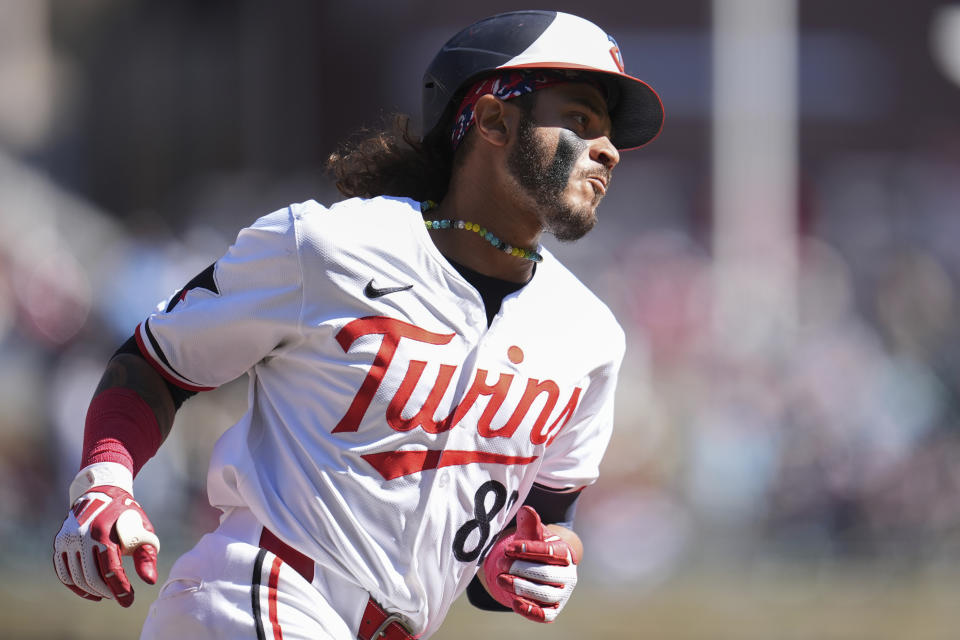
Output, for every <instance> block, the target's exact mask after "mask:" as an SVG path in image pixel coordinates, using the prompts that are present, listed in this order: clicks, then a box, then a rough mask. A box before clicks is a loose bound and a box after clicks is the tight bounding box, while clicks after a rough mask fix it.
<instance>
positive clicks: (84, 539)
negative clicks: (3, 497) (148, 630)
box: [53, 462, 160, 607]
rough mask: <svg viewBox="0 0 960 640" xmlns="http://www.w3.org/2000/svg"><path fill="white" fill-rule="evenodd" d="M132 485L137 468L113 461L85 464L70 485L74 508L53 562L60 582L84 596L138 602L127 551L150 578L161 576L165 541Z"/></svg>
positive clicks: (140, 572) (140, 571)
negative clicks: (159, 555) (159, 557)
mask: <svg viewBox="0 0 960 640" xmlns="http://www.w3.org/2000/svg"><path fill="white" fill-rule="evenodd" d="M132 491H133V474H131V473H130V471H129V470H128V469H127V468H126V467H124V466H123V465H120V464H116V463H112V462H100V463H96V464H92V465H90V466H88V467H85V468H84V469H81V470H80V473H78V474H77V477H76V478H75V479H74V481H73V483H72V484H71V485H70V502H71V508H70V512H69V513H68V514H67V517H66V519H65V520H64V521H63V526H62V527H61V528H60V533H58V534H57V537H56V540H55V541H54V553H53V565H54V567H55V568H56V570H57V576H58V577H59V578H60V582H62V583H63V584H64V585H65V586H66V587H67V588H68V589H70V590H71V591H73V592H74V593H76V594H77V595H78V596H80V597H81V598H85V599H87V600H101V599H103V598H109V599H115V600H116V601H117V603H118V604H119V605H120V606H122V607H129V606H130V605H131V604H133V587H131V586H130V580H128V579H127V574H126V572H125V571H124V570H123V562H122V560H121V556H123V555H132V556H133V560H134V566H135V567H136V570H137V574H138V575H139V576H140V577H141V578H142V579H143V580H144V582H147V583H148V584H155V583H156V582H157V552H158V551H159V549H160V541H159V540H158V539H157V536H156V534H155V533H154V530H153V525H152V524H150V520H149V519H148V518H147V514H146V513H144V511H143V509H142V508H141V507H140V505H139V504H138V503H137V502H136V500H134V499H133V495H132Z"/></svg>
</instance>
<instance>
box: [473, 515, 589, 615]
mask: <svg viewBox="0 0 960 640" xmlns="http://www.w3.org/2000/svg"><path fill="white" fill-rule="evenodd" d="M483 571H484V572H485V577H486V579H487V590H488V591H489V592H490V595H492V596H493V597H494V599H495V600H497V601H498V602H499V603H500V604H503V605H505V606H507V607H510V608H511V609H513V610H514V611H515V612H516V613H519V614H520V615H521V616H523V617H524V618H527V619H529V620H533V621H534V622H553V621H554V620H556V618H557V616H558V615H559V614H560V611H561V610H562V609H563V607H564V605H565V604H567V601H568V600H569V599H570V594H572V593H573V588H574V587H575V586H577V559H576V557H574V553H573V549H571V548H570V545H568V544H567V543H566V542H564V541H563V540H561V539H560V536H557V535H551V534H548V533H547V532H546V531H545V530H544V527H543V523H541V521H540V516H539V515H538V514H537V512H536V511H535V510H534V509H533V508H532V507H529V506H526V505H524V506H522V507H520V511H519V512H518V513H517V530H516V532H515V533H513V534H511V535H509V536H506V537H505V538H502V539H500V540H498V541H497V543H496V544H495V545H494V546H493V548H492V549H491V550H490V554H489V555H488V556H487V559H486V560H485V561H484V563H483Z"/></svg>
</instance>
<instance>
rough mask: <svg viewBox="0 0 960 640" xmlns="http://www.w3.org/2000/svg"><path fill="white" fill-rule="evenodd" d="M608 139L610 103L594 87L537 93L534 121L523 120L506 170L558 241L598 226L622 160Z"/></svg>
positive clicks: (566, 86)
mask: <svg viewBox="0 0 960 640" xmlns="http://www.w3.org/2000/svg"><path fill="white" fill-rule="evenodd" d="M609 135H610V116H609V114H608V113H607V107H606V101H605V100H604V98H603V96H602V95H601V93H600V91H599V90H598V89H596V88H595V87H593V86H592V85H589V84H584V83H576V82H570V83H565V84H561V85H556V86H555V87H550V88H547V89H543V90H541V91H538V92H537V94H536V101H535V106H534V108H533V117H532V118H531V117H529V116H527V115H526V114H525V113H524V114H522V117H521V121H520V125H519V128H518V132H517V140H516V144H515V145H514V147H513V149H512V150H511V151H510V155H509V157H508V159H507V167H508V169H509V170H510V172H511V174H512V175H513V176H514V178H515V179H516V181H517V183H518V184H519V186H520V188H521V189H522V190H523V191H524V193H525V194H526V195H527V196H529V197H530V198H532V200H533V201H534V203H535V205H536V208H537V210H538V212H539V216H540V222H541V223H542V224H543V227H544V229H545V230H546V231H548V232H550V233H552V234H553V235H554V236H555V237H556V238H557V239H558V240H561V241H572V240H577V239H578V238H581V237H583V235H584V234H586V233H587V232H588V231H590V229H592V228H593V226H594V225H595V224H596V222H597V214H596V209H597V205H598V204H599V203H600V200H601V199H602V198H603V196H604V194H605V193H606V190H607V187H608V186H609V184H610V174H611V172H612V170H613V168H614V167H615V166H616V164H617V162H619V160H620V155H619V154H618V153H617V150H616V148H614V146H613V144H612V143H611V142H610V139H609Z"/></svg>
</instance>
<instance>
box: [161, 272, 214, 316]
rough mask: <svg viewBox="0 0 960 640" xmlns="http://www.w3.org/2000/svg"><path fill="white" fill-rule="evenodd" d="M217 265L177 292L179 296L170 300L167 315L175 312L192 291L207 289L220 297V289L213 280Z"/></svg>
mask: <svg viewBox="0 0 960 640" xmlns="http://www.w3.org/2000/svg"><path fill="white" fill-rule="evenodd" d="M216 265H217V263H216V262H214V263H213V264H211V265H210V266H209V267H207V268H206V269H204V270H203V271H201V272H200V273H198V274H197V275H195V276H194V277H193V279H191V280H190V282H188V283H187V284H186V286H185V287H183V289H180V291H178V292H177V295H175V296H173V298H171V299H170V304H168V305H167V309H166V311H167V313H169V312H170V311H172V310H173V308H174V307H175V306H177V304H179V303H180V301H181V300H183V298H184V296H186V295H187V292H188V291H190V290H191V289H206V290H207V291H210V292H211V293H213V294H215V295H220V289H219V288H218V287H217V282H216V280H214V278H213V268H214V267H215V266H216Z"/></svg>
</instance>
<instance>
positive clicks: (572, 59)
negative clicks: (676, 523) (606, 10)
mask: <svg viewBox="0 0 960 640" xmlns="http://www.w3.org/2000/svg"><path fill="white" fill-rule="evenodd" d="M662 120H663V111H662V106H661V103H660V100H659V98H658V97H657V95H656V93H654V92H653V90H652V89H650V88H649V87H648V86H647V85H646V84H645V83H643V82H641V81H640V80H637V79H635V78H633V77H631V76H629V75H627V74H626V73H625V72H624V68H623V61H622V58H621V56H620V51H619V49H618V47H617V45H616V43H615V42H614V40H613V39H612V38H610V37H609V36H608V35H607V34H606V33H604V32H603V31H602V30H601V29H600V28H599V27H597V26H596V25H594V24H592V23H591V22H588V21H586V20H584V19H582V18H578V17H576V16H573V15H569V14H564V13H559V12H553V11H519V12H512V13H506V14H501V15H497V16H493V17H491V18H487V19H485V20H481V21H480V22H477V23H475V24H473V25H471V26H470V27H468V28H467V29H465V30H463V31H461V32H460V33H458V34H457V35H455V36H454V37H453V38H452V39H451V40H450V41H448V42H447V43H446V44H445V45H444V46H443V48H442V49H441V50H440V52H439V53H438V54H437V55H436V57H435V59H434V60H433V62H432V63H431V64H430V66H429V68H428V69H427V71H426V74H425V76H424V81H423V127H422V131H423V132H424V134H423V135H422V136H420V137H415V136H413V135H411V134H410V133H409V131H408V130H407V129H406V124H405V123H404V122H401V123H400V124H401V129H400V130H398V131H395V132H390V131H386V132H383V133H382V134H379V135H376V136H374V137H373V138H370V139H368V140H364V141H361V142H359V143H356V144H354V145H352V146H348V147H344V148H342V149H341V150H340V151H339V152H337V153H335V154H333V155H332V156H331V159H330V165H331V169H332V172H333V174H334V175H335V176H336V177H337V180H338V186H339V188H340V190H341V191H342V192H343V193H344V194H345V195H346V196H349V199H346V200H343V201H341V202H338V203H336V204H333V205H332V206H329V207H325V206H322V205H320V204H318V203H317V202H314V201H309V202H304V203H300V204H293V205H290V206H288V207H286V208H283V209H281V210H279V211H276V212H274V213H271V214H269V215H266V216H264V217H262V218H260V219H259V220H257V221H256V222H255V223H253V224H252V225H251V226H250V227H249V228H246V229H243V230H242V231H240V233H239V235H238V237H237V239H236V242H235V243H234V244H233V245H232V246H231V247H230V248H229V249H228V250H227V252H226V254H225V255H224V256H223V257H221V258H220V259H218V260H217V261H216V262H214V263H213V264H212V265H211V266H210V267H208V268H207V269H206V270H205V271H203V272H202V273H200V274H199V275H197V276H196V277H195V278H194V279H193V280H191V281H190V282H189V283H187V285H186V286H185V287H184V288H183V289H182V290H181V291H180V292H179V293H177V294H176V295H175V296H174V297H173V298H171V300H170V301H169V302H167V303H165V304H163V305H161V306H160V307H158V310H157V311H156V312H155V313H153V314H151V315H150V316H149V317H148V318H146V319H145V320H144V321H143V322H142V323H141V324H140V325H139V326H137V327H136V330H135V332H134V335H133V337H132V338H131V339H130V340H129V341H128V342H127V343H126V344H125V345H124V346H122V347H121V348H120V349H119V350H118V352H117V353H116V354H115V355H114V357H113V358H112V359H111V360H110V362H109V364H108V366H107V369H106V372H105V374H104V376H103V379H102V381H101V383H100V385H99V387H98V389H97V391H96V393H95V395H94V398H93V400H92V401H91V403H90V407H89V410H88V413H87V418H86V425H85V432H84V434H85V435H84V444H83V452H82V465H81V466H82V468H81V469H80V471H79V473H78V474H77V476H76V479H75V480H74V481H73V483H72V484H71V486H70V490H69V494H70V504H71V508H70V511H69V513H68V514H67V517H66V519H65V521H64V523H63V526H62V528H61V530H60V532H59V534H58V535H57V537H56V542H55V550H54V556H53V560H54V565H55V568H56V572H57V575H58V576H59V578H60V580H61V581H62V582H63V584H64V585H66V586H67V587H68V588H69V589H71V590H72V591H74V592H75V593H76V594H77V595H79V596H81V597H83V598H87V599H90V600H100V599H103V598H107V599H114V600H116V601H117V602H118V603H119V604H120V605H121V606H129V605H130V603H131V602H132V601H133V597H134V596H133V587H132V586H131V584H130V579H129V578H128V577H127V575H126V573H125V571H124V568H123V565H122V556H124V555H132V556H133V565H134V567H135V569H136V572H137V574H138V575H139V576H140V578H141V579H143V580H144V581H146V582H148V583H151V584H152V583H154V582H155V581H156V579H157V569H156V557H157V552H158V550H159V548H160V541H159V540H158V539H157V536H156V534H155V532H154V529H153V527H152V525H151V524H150V521H149V519H148V517H147V514H146V512H145V510H144V509H143V508H142V507H141V505H139V504H138V503H137V502H136V501H135V500H134V498H133V480H134V477H135V476H136V475H137V472H138V471H139V470H140V468H141V467H142V466H143V464H144V463H145V462H146V461H147V460H148V459H149V458H150V457H151V456H152V455H153V454H154V453H156V451H157V450H158V448H159V447H160V445H161V442H162V441H163V439H164V437H165V436H166V435H167V434H168V433H169V431H170V429H171V426H172V423H173V419H174V414H175V412H176V410H177V408H178V407H179V406H180V405H181V403H182V402H183V401H184V400H186V399H187V398H189V397H190V396H192V395H193V394H195V393H197V392H201V391H204V390H208V389H212V388H215V387H218V386H220V385H222V384H224V383H226V382H228V381H230V380H233V379H234V378H237V377H239V376H240V375H241V374H244V373H246V374H247V375H248V377H249V407H248V410H247V412H246V414H245V415H244V416H243V418H242V419H241V420H240V421H239V422H238V423H237V424H236V425H234V426H233V427H232V428H230V429H229V430H227V431H226V433H224V435H223V436H222V437H221V438H220V439H219V440H218V442H217V443H216V445H215V448H214V450H213V453H212V458H211V461H210V468H209V474H208V493H209V498H210V502H211V504H212V505H214V506H216V507H217V508H218V509H220V510H221V511H222V516H221V519H220V525H219V527H218V528H217V529H216V530H215V531H214V532H212V533H210V534H207V535H205V536H203V537H202V538H201V539H200V541H199V542H198V543H197V545H196V546H195V547H194V548H193V549H192V550H191V551H189V552H187V553H186V554H185V555H183V556H182V557H181V558H180V559H179V560H178V561H177V562H176V563H175V564H174V566H173V567H172V569H171V572H170V576H169V578H168V579H167V581H166V583H165V584H164V585H163V587H162V588H161V590H160V592H159V596H158V599H157V601H156V602H155V603H154V604H153V605H152V607H151V609H150V613H149V615H148V617H147V620H146V622H145V624H144V627H143V632H142V636H141V637H142V638H178V639H182V640H186V639H189V638H230V639H237V638H251V639H252V638H258V639H260V638H275V639H279V638H286V639H287V640H292V639H298V638H302V639H306V638H312V639H317V638H336V639H343V640H346V639H350V638H361V639H362V640H370V639H371V638H385V639H387V640H397V639H409V638H426V637H428V636H430V635H431V634H433V633H434V632H435V631H436V630H437V628H438V627H439V626H440V624H441V622H442V621H443V618H444V616H445V614H446V613H447V610H448V609H449V607H450V605H451V604H452V603H453V602H454V600H455V599H456V598H457V597H458V596H459V595H460V594H461V593H462V592H464V591H466V592H467V595H468V597H469V599H470V601H471V602H472V603H473V604H475V605H476V606H478V607H480V608H484V609H491V610H513V611H515V612H516V613H518V614H520V615H522V616H524V617H527V618H529V619H531V620H535V621H538V622H552V621H553V620H554V619H555V618H556V617H557V614H558V613H559V612H560V611H561V610H562V609H563V607H564V604H565V603H566V602H567V600H568V599H569V597H570V594H571V591H572V590H573V588H574V586H575V585H576V580H577V563H578V562H579V561H580V559H581V557H582V551H583V550H582V545H581V543H580V540H579V538H578V537H577V535H576V533H574V531H573V530H572V522H573V515H574V509H575V505H576V502H577V498H578V496H579V495H580V492H581V490H582V489H583V488H584V487H585V486H587V485H589V484H591V483H592V482H594V480H595V479H596V477H597V473H598V465H599V463H600V459H601V457H602V455H603V452H604V449H605V447H606V445H607V442H608V440H609V438H610V432H611V426H612V422H613V398H614V388H615V384H616V380H617V373H618V369H619V366H620V362H621V360H622V357H623V352H624V336H623V332H622V330H621V328H620V326H619V325H618V324H617V322H616V320H615V319H614V317H613V316H612V314H611V313H610V311H609V310H608V309H607V307H606V306H604V304H603V303H601V302H600V301H599V300H598V299H597V298H596V297H595V296H594V295H593V294H591V293H590V291H589V290H588V289H587V288H586V287H585V286H584V285H583V284H581V283H580V282H579V281H578V280H577V279H576V277H574V276H573V275H572V274H571V273H570V272H569V271H567V270H566V269H565V268H564V267H563V266H562V265H561V264H560V263H559V262H558V261H557V259H556V258H555V257H554V256H553V255H552V254H551V253H550V252H549V251H548V250H547V249H545V248H543V247H541V246H540V238H541V235H542V234H543V233H551V234H553V235H554V236H556V237H557V238H558V239H560V240H574V239H576V238H579V237H581V236H582V235H584V234H585V233H586V232H587V231H589V229H590V228H591V227H592V226H593V225H594V223H595V221H596V215H597V214H596V208H597V205H598V203H599V202H600V200H601V198H602V197H603V195H604V194H605V192H606V190H607V188H608V187H609V185H610V177H611V172H612V170H613V168H614V167H615V166H616V164H617V163H618V161H619V152H620V151H622V150H625V149H632V148H636V147H640V146H642V145H644V144H646V143H647V142H649V141H650V140H651V139H653V138H654V137H655V136H656V135H657V133H658V132H659V130H660V127H661V124H662ZM514 523H515V524H514Z"/></svg>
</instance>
